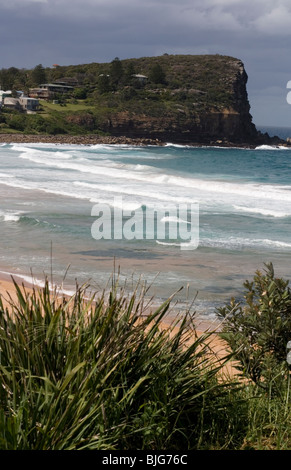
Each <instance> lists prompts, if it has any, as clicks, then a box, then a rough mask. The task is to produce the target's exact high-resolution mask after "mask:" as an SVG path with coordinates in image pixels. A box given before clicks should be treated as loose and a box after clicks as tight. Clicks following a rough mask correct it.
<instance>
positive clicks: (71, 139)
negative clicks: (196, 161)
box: [0, 134, 291, 148]
mask: <svg viewBox="0 0 291 470" xmlns="http://www.w3.org/2000/svg"><path fill="white" fill-rule="evenodd" d="M0 143H3V144H5V143H6V144H10V143H23V144H24V143H28V144H31V143H48V144H69V145H97V144H105V145H132V146H139V147H140V146H146V145H158V146H163V145H165V144H166V142H163V141H161V140H159V139H146V138H132V137H127V136H99V135H96V134H91V135H64V134H57V135H38V134H0ZM172 143H176V144H182V142H172ZM263 144H266V145H285V146H291V142H286V141H284V140H282V139H279V138H277V137H275V138H270V137H269V136H268V135H261V138H260V139H258V140H257V141H256V142H253V143H240V144H238V143H233V142H229V141H228V140H217V141H209V142H204V143H201V142H189V143H187V144H184V145H190V146H197V147H201V146H215V147H217V146H221V147H237V148H255V147H256V146H258V145H263Z"/></svg>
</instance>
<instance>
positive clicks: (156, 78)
mask: <svg viewBox="0 0 291 470" xmlns="http://www.w3.org/2000/svg"><path fill="white" fill-rule="evenodd" d="M149 79H150V81H151V82H153V83H155V84H161V85H165V84H166V83H167V81H166V74H165V72H164V70H163V68H162V66H161V65H160V64H155V65H153V66H152V68H151V71H150V75H149Z"/></svg>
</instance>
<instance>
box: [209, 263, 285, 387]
mask: <svg viewBox="0 0 291 470" xmlns="http://www.w3.org/2000/svg"><path fill="white" fill-rule="evenodd" d="M266 268H267V269H266V271H265V274H263V273H261V272H260V271H257V272H256V274H255V276H254V279H253V281H252V282H249V281H246V282H245V283H244V287H245V288H246V292H245V296H244V297H245V304H244V305H242V304H241V302H238V303H237V302H235V300H234V299H232V301H231V302H230V304H229V305H226V306H225V307H223V308H220V309H218V312H217V313H218V316H219V318H221V319H222V332H221V337H222V338H223V339H224V340H225V341H226V342H227V343H228V346H229V347H230V349H231V350H232V352H233V354H234V358H235V359H236V360H237V361H238V363H239V365H238V368H239V369H240V370H241V371H242V372H243V374H244V375H246V376H247V377H249V378H250V379H251V380H253V381H254V382H255V383H256V384H257V385H260V386H261V387H263V388H267V387H269V386H270V384H271V383H272V384H273V385H274V384H275V383H276V384H277V385H278V387H277V389H280V384H281V383H282V379H283V380H285V379H286V376H287V375H288V366H287V363H286V346H287V343H288V341H289V340H291V291H290V288H289V287H288V284H289V281H286V280H284V279H281V278H276V277H275V274H274V269H273V265H272V263H270V264H266ZM280 381H281V382H280Z"/></svg>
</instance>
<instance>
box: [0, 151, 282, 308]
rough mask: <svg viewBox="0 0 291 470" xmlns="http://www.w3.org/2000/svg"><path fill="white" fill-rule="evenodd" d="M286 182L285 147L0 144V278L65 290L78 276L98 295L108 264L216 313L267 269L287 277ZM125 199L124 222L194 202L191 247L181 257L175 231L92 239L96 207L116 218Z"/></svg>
mask: <svg viewBox="0 0 291 470" xmlns="http://www.w3.org/2000/svg"><path fill="white" fill-rule="evenodd" d="M290 175H291V150H287V149H286V148H283V147H282V148H272V147H266V146H262V147H259V148H257V149H255V150H247V149H229V148H194V147H186V146H175V145H171V144H168V145H167V146H165V147H154V146H149V147H138V148H137V147H130V146H110V145H96V146H71V145H48V144H47V145H46V144H31V145H30V144H25V145H20V144H19V145H18V144H5V145H2V146H1V147H0V198H1V205H0V222H1V223H0V240H1V244H0V265H1V270H2V273H3V272H4V273H13V274H14V275H16V274H17V275H19V276H21V278H22V279H28V278H29V277H30V276H31V274H30V273H31V272H32V273H33V275H34V277H35V279H36V280H37V281H40V280H41V279H43V277H44V275H45V274H47V275H51V273H53V279H54V281H55V282H57V283H62V282H63V284H64V285H65V288H66V289H67V290H70V289H72V288H73V286H74V284H75V280H76V279H77V280H78V282H79V283H83V282H86V281H87V280H89V279H90V280H91V282H92V283H93V285H96V286H97V287H103V286H104V285H105V283H106V281H107V280H108V278H109V276H110V274H111V273H112V271H113V270H114V266H115V267H116V268H117V267H119V269H120V276H121V279H124V280H125V279H128V278H131V277H132V278H133V279H134V280H135V279H138V278H139V276H142V278H143V279H144V280H145V281H147V282H148V283H152V287H151V291H152V292H153V295H156V296H157V297H158V298H165V297H167V296H168V295H170V294H171V293H172V292H173V291H174V290H176V289H178V288H179V287H180V286H184V290H183V291H182V294H181V293H180V294H179V297H178V301H179V302H181V303H184V302H185V300H186V298H188V297H189V298H192V297H194V296H195V295H196V293H197V292H198V295H197V298H196V306H197V310H198V311H199V313H201V314H205V315H213V312H214V310H215V307H216V306H217V305H221V303H223V302H225V301H227V300H228V299H229V298H230V296H231V295H236V296H238V297H240V296H241V295H242V283H243V281H244V280H245V279H246V278H250V277H252V275H253V273H254V271H255V270H256V269H258V268H260V269H261V268H262V267H263V266H264V262H269V261H272V262H273V263H274V266H275V269H276V270H277V272H278V274H279V275H284V276H287V277H289V274H290V268H289V266H290V255H291V236H290V222H291V182H290ZM120 202H122V208H123V210H124V211H128V212H127V213H126V217H125V220H129V219H130V217H132V215H133V214H134V213H135V212H132V211H137V208H143V210H145V209H146V208H155V209H157V208H158V209H159V210H160V211H161V213H162V212H163V211H165V210H166V209H167V207H169V206H171V207H175V206H177V205H179V206H181V205H184V206H185V205H188V206H187V207H190V206H189V205H190V204H195V205H196V206H195V207H199V246H198V248H197V249H188V250H181V237H180V238H179V233H178V235H177V239H169V240H168V239H161V238H160V239H158V237H157V236H156V235H157V234H156V233H155V237H154V238H153V237H152V238H150V239H146V238H145V233H143V234H142V235H144V236H142V239H133V240H128V239H125V238H124V237H121V239H118V240H116V239H107V240H104V239H100V240H96V239H94V238H93V236H92V224H93V222H94V221H96V218H97V217H96V215H95V216H92V215H91V212H92V208H93V207H94V206H95V207H96V205H97V207H101V206H100V205H103V207H104V206H107V207H109V208H110V211H111V216H112V217H113V215H114V214H115V213H114V210H116V211H117V212H116V213H118V211H120ZM184 206H183V207H184ZM124 214H125V212H124ZM124 214H123V215H124ZM165 215H167V213H166V212H165ZM186 216H187V214H186ZM104 220H105V219H104ZM112 221H113V220H112ZM182 222H183V221H182ZM184 222H185V221H184ZM188 223H189V222H188ZM65 274H66V277H65V279H64V276H65Z"/></svg>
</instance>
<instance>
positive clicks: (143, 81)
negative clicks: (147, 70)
mask: <svg viewBox="0 0 291 470" xmlns="http://www.w3.org/2000/svg"><path fill="white" fill-rule="evenodd" d="M132 77H133V78H136V79H137V80H138V81H139V82H140V83H141V84H142V85H145V84H146V83H147V81H148V77H147V76H146V75H141V74H139V73H136V74H134V75H132Z"/></svg>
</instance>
